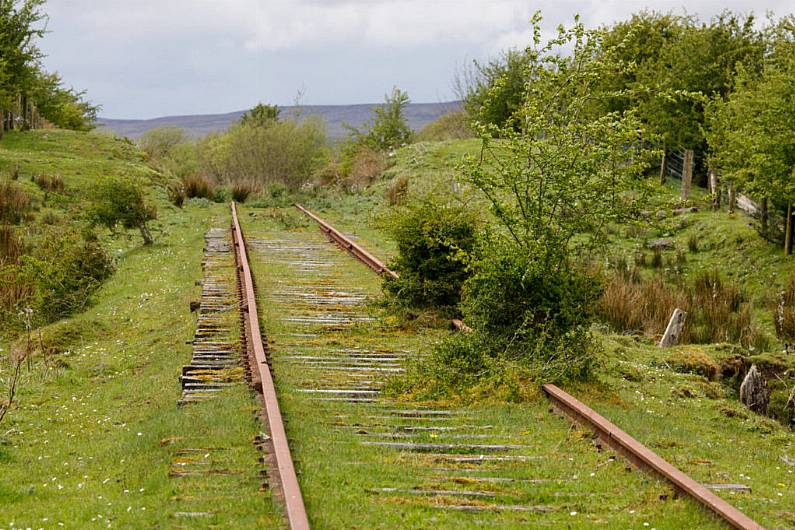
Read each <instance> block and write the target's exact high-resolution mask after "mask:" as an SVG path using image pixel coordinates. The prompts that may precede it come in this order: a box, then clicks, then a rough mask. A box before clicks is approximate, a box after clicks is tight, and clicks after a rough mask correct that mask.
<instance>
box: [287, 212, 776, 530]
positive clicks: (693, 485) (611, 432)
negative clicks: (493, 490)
mask: <svg viewBox="0 0 795 530" xmlns="http://www.w3.org/2000/svg"><path fill="white" fill-rule="evenodd" d="M295 206H296V207H297V208H298V209H299V210H301V211H302V212H304V213H305V214H306V215H307V216H309V217H310V218H312V219H313V220H314V221H316V222H317V223H318V224H319V225H320V227H321V230H322V231H323V232H324V233H326V234H328V235H329V237H331V238H332V239H333V240H334V241H335V242H337V244H339V245H340V246H341V247H342V248H345V249H346V250H348V251H349V252H351V249H352V248H353V247H355V248H356V249H357V252H358V253H361V254H363V255H365V256H367V257H368V260H369V261H368V260H365V259H362V257H360V256H359V255H357V253H354V252H351V254H352V255H353V256H354V257H355V258H357V259H359V260H360V261H362V262H364V263H365V264H367V265H368V266H369V267H370V268H371V269H373V270H374V271H376V272H378V273H379V274H384V273H385V271H388V272H387V273H391V275H392V277H393V278H398V277H399V276H398V275H397V273H395V272H392V271H390V270H389V269H387V268H386V267H384V266H383V264H382V263H381V262H380V261H378V260H377V259H376V258H375V257H373V256H372V255H371V254H369V253H368V252H367V251H365V250H364V249H362V248H361V247H359V246H358V245H356V244H355V243H353V242H352V241H350V240H349V239H348V238H346V237H345V236H344V235H342V234H341V233H340V232H339V231H337V230H336V229H335V228H334V227H332V226H331V225H330V224H328V223H327V222H325V221H324V220H323V219H321V218H320V217H318V216H317V215H315V214H313V213H312V212H310V211H309V210H307V209H306V208H304V207H303V206H301V205H300V204H296V205H295ZM348 245H350V246H348ZM372 263H375V264H376V265H375V266H373V265H372ZM451 324H452V326H453V328H455V329H457V330H458V331H462V332H464V333H471V332H472V328H470V327H469V326H467V325H466V324H464V322H463V321H461V320H453V321H452V322H451ZM543 389H544V392H545V393H546V394H547V396H548V397H549V398H550V400H551V401H552V403H553V406H555V407H556V408H557V409H558V410H559V411H560V412H562V413H563V414H565V415H566V416H567V417H569V418H570V419H571V420H572V421H574V422H575V423H578V424H580V425H583V426H585V427H586V428H588V429H590V430H592V431H594V432H595V433H596V434H597V436H598V437H599V438H600V439H601V440H603V441H604V443H606V444H607V445H609V446H610V447H611V448H612V449H613V450H614V451H616V452H617V453H618V454H620V455H622V456H623V457H624V458H626V459H627V460H629V461H630V462H631V463H632V464H633V465H634V466H635V467H637V468H638V469H641V470H643V471H647V472H651V473H654V474H656V475H658V476H660V477H662V478H663V479H665V480H666V481H668V482H669V483H671V484H672V485H673V486H674V488H676V490H677V491H679V492H681V493H684V494H685V495H688V496H689V497H691V498H693V499H694V500H695V501H696V502H698V503H699V504H701V505H703V506H704V507H705V508H706V509H707V510H709V511H711V512H712V513H713V514H715V515H717V516H718V517H719V518H721V519H723V520H724V521H725V522H726V523H728V524H729V525H730V526H731V527H732V528H737V529H740V530H764V527H763V526H761V525H760V524H759V523H757V522H756V521H754V520H753V519H751V518H750V517H748V516H747V515H745V514H744V513H742V512H741V511H740V510H738V509H737V508H735V507H734V506H732V505H731V504H729V503H728V502H726V501H725V500H723V499H721V498H720V497H718V496H717V495H715V494H714V493H712V492H711V491H709V490H708V489H707V488H706V487H704V486H703V485H702V484H699V483H698V482H696V481H695V480H693V479H692V478H690V477H689V476H688V475H686V474H685V473H683V472H682V471H680V470H679V469H677V468H676V467H674V466H672V465H671V464H669V463H668V462H667V461H665V460H664V459H663V458H662V457H660V456H659V455H657V454H656V453H654V452H653V451H652V450H651V449H649V448H647V447H646V446H644V445H643V444H641V443H640V442H638V441H637V440H635V439H634V438H633V437H632V436H630V435H629V434H627V433H626V432H624V431H622V430H621V429H619V428H618V427H617V426H616V425H614V424H613V423H611V422H610V421H608V420H607V419H606V418H604V417H603V416H601V415H599V414H598V413H597V412H596V411H594V410H593V409H591V408H590V407H588V406H587V405H585V404H584V403H582V402H581V401H579V400H577V399H576V398H575V397H573V396H572V395H570V394H568V393H567V392H565V391H563V390H562V389H560V388H559V387H557V386H555V385H552V384H547V385H543Z"/></svg>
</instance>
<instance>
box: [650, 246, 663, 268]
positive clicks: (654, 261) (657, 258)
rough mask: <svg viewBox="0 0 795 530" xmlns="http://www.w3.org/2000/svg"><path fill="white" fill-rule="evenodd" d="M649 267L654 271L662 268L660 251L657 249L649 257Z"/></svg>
mask: <svg viewBox="0 0 795 530" xmlns="http://www.w3.org/2000/svg"><path fill="white" fill-rule="evenodd" d="M651 266H652V268H655V269H662V267H663V255H662V250H661V249H659V248H655V249H654V254H652V257H651Z"/></svg>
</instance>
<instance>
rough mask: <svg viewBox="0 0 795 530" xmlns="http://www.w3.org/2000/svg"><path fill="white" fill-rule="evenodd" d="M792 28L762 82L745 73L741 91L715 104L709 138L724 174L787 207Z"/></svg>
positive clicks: (783, 32)
mask: <svg viewBox="0 0 795 530" xmlns="http://www.w3.org/2000/svg"><path fill="white" fill-rule="evenodd" d="M787 27H789V26H788V25H787V22H786V20H785V21H782V22H781V24H780V28H779V32H778V33H777V35H776V37H775V40H774V41H773V43H772V45H771V49H770V51H769V53H768V55H767V56H766V60H765V62H764V70H763V72H762V75H761V78H760V77H759V76H758V75H757V74H756V73H755V72H754V71H752V70H748V69H741V70H740V72H739V75H738V78H737V87H736V90H735V91H734V92H733V93H732V94H730V95H729V96H728V99H727V100H726V101H721V100H716V101H715V102H714V103H713V105H712V107H711V109H710V110H711V112H710V118H711V121H710V134H709V136H708V139H709V144H710V149H711V150H712V153H713V158H714V160H715V163H716V164H717V165H719V166H720V167H721V169H722V170H723V173H724V176H725V177H727V178H729V179H732V180H734V181H735V182H737V183H738V184H739V186H740V187H741V188H742V189H744V190H746V191H747V192H748V193H753V194H756V195H757V196H761V197H768V198H770V199H772V200H773V203H774V205H775V206H777V207H779V208H781V209H786V207H787V205H788V204H792V203H793V202H795V179H793V175H795V173H793V171H795V170H794V169H793V168H795V150H793V148H792V146H793V145H795V108H794V107H793V105H792V87H793V84H795V33H793V30H792V29H791V28H790V29H786V28H787Z"/></svg>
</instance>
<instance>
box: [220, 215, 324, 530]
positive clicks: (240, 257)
mask: <svg viewBox="0 0 795 530" xmlns="http://www.w3.org/2000/svg"><path fill="white" fill-rule="evenodd" d="M232 233H233V240H234V246H235V261H236V262H237V267H238V274H239V276H240V279H241V288H242V291H243V295H244V300H243V305H242V308H241V309H242V311H243V312H244V313H245V328H246V332H247V337H246V338H247V342H248V346H249V347H250V348H251V349H252V350H253V353H254V362H255V366H254V367H253V370H252V379H253V380H254V385H255V387H257V390H258V391H259V392H261V393H262V401H263V406H264V412H265V419H266V422H267V424H268V429H269V431H270V437H271V439H270V442H271V444H272V448H273V453H272V456H273V460H274V463H275V465H276V469H275V470H274V471H275V472H276V476H277V478H278V481H279V486H280V489H281V493H282V495H283V496H284V505H285V512H286V516H287V522H288V524H289V526H290V528H291V530H309V519H308V517H307V514H306V507H305V506H304V498H303V495H302V494H301V487H300V486H299V485H298V477H297V476H296V473H295V466H294V465H293V459H292V455H291V454H290V446H289V444H288V441H287V433H286V432H285V430H284V423H283V421H282V413H281V410H280V408H279V400H278V398H277V396H276V386H275V385H274V383H273V377H272V375H271V372H270V366H269V365H268V357H267V355H266V353H265V347H264V346H263V343H262V334H261V332H260V327H259V317H258V313H257V300H256V293H255V290H254V279H253V277H252V275H251V268H250V266H249V262H248V253H247V251H246V242H245V239H244V237H243V231H242V230H241V229H240V222H239V220H238V217H237V208H236V207H235V204H234V203H232Z"/></svg>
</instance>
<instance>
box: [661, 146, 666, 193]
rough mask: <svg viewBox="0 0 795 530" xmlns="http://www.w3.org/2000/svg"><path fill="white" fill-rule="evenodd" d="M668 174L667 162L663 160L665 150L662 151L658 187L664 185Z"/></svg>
mask: <svg viewBox="0 0 795 530" xmlns="http://www.w3.org/2000/svg"><path fill="white" fill-rule="evenodd" d="M667 173H668V162H667V161H666V160H665V149H663V154H662V161H660V185H663V184H665V178H666V177H667Z"/></svg>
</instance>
